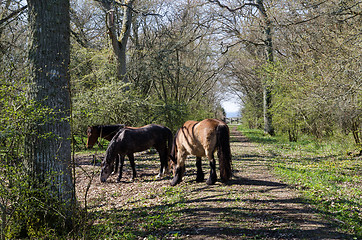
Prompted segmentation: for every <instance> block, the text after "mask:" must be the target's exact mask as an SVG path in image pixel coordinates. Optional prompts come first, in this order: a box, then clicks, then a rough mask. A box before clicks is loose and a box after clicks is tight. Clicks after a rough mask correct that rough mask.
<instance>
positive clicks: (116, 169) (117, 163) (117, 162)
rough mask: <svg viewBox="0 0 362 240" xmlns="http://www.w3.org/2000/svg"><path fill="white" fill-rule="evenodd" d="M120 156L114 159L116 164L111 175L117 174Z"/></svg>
mask: <svg viewBox="0 0 362 240" xmlns="http://www.w3.org/2000/svg"><path fill="white" fill-rule="evenodd" d="M120 157H121V156H120V155H119V154H118V155H117V157H116V164H115V165H114V170H113V172H112V175H113V174H116V173H117V172H118V165H119V158H120Z"/></svg>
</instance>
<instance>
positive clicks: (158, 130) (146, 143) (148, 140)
mask: <svg viewBox="0 0 362 240" xmlns="http://www.w3.org/2000/svg"><path fill="white" fill-rule="evenodd" d="M169 133H171V134H172V132H171V130H170V129H169V128H167V127H165V126H162V125H158V124H148V125H145V126H143V127H139V128H124V129H121V132H120V133H119V134H118V136H117V141H118V142H119V143H120V145H122V146H123V148H124V149H127V151H130V152H141V151H144V150H147V149H149V148H151V147H155V148H156V149H157V148H159V146H161V145H162V146H164V145H165V142H166V141H167V140H168V138H167V137H168V134H169Z"/></svg>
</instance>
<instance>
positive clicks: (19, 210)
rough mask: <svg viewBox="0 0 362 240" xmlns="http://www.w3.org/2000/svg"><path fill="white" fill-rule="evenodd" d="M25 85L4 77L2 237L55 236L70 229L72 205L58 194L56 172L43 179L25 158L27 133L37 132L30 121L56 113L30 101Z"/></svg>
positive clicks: (0, 94) (0, 93) (0, 86)
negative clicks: (27, 165)
mask: <svg viewBox="0 0 362 240" xmlns="http://www.w3.org/2000/svg"><path fill="white" fill-rule="evenodd" d="M24 86H25V84H24V81H18V82H17V83H15V82H14V83H11V84H10V83H9V82H8V81H7V80H4V79H1V78H0V100H1V101H0V105H1V107H0V215H1V219H0V239H15V238H26V237H28V238H54V237H56V236H62V235H66V234H67V232H68V230H69V229H67V228H66V227H65V226H66V225H67V226H69V222H67V221H68V220H69V213H70V209H69V206H70V205H69V203H63V202H61V201H60V200H59V198H58V196H57V195H56V194H54V190H53V189H52V186H54V185H53V184H54V182H55V181H54V179H55V178H57V175H56V174H54V173H49V174H48V175H47V176H44V179H43V180H42V181H41V182H39V181H37V180H36V179H34V178H33V177H32V176H33V174H29V173H28V172H27V170H26V167H25V166H24V165H23V160H24V158H25V150H24V140H25V136H26V135H30V134H33V133H32V132H30V131H29V128H28V125H29V124H33V123H37V124H44V122H45V121H53V120H54V118H53V117H54V114H56V113H54V112H53V111H52V110H50V109H48V108H44V107H41V106H39V105H38V104H34V103H32V102H29V101H27V99H26V96H25V91H24ZM39 137H43V138H48V137H52V134H46V135H44V136H39Z"/></svg>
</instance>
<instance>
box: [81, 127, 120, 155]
mask: <svg viewBox="0 0 362 240" xmlns="http://www.w3.org/2000/svg"><path fill="white" fill-rule="evenodd" d="M124 127H126V126H125V125H124V124H116V125H96V126H88V128H87V136H88V139H87V144H86V147H87V148H88V149H90V148H93V146H94V144H95V143H96V142H97V140H98V138H99V137H101V138H104V139H106V140H108V141H111V140H112V138H113V137H114V135H116V133H117V132H118V131H119V130H120V129H121V128H124Z"/></svg>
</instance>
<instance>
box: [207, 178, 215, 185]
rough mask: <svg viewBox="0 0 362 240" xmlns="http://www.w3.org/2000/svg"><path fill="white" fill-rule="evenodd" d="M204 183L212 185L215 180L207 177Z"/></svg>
mask: <svg viewBox="0 0 362 240" xmlns="http://www.w3.org/2000/svg"><path fill="white" fill-rule="evenodd" d="M206 184H207V185H214V184H215V181H212V180H210V179H208V180H207V181H206Z"/></svg>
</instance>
